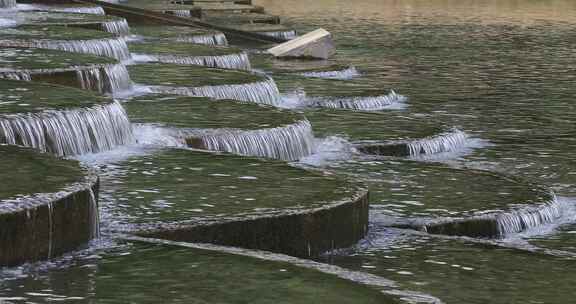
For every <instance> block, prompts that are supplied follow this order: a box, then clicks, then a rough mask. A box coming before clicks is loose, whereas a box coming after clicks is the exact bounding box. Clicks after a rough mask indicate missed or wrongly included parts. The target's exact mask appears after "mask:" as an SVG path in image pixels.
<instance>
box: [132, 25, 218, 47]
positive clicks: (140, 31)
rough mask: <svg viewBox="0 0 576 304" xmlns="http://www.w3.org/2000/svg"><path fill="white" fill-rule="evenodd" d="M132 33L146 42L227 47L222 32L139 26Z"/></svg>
mask: <svg viewBox="0 0 576 304" xmlns="http://www.w3.org/2000/svg"><path fill="white" fill-rule="evenodd" d="M132 33H133V34H135V35H138V36H141V37H143V38H144V39H146V40H162V41H177V42H182V43H193V44H205V45H220V46H227V45H228V40H227V39H226V36H225V35H224V33H222V32H215V31H211V30H207V29H201V28H193V27H188V26H143V25H142V26H141V25H136V26H133V27H132Z"/></svg>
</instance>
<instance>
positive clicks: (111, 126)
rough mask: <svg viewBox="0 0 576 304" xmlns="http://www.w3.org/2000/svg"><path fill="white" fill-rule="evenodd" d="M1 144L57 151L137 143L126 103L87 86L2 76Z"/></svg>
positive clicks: (75, 151) (69, 152)
mask: <svg viewBox="0 0 576 304" xmlns="http://www.w3.org/2000/svg"><path fill="white" fill-rule="evenodd" d="M0 96H1V97H2V100H3V104H2V105H1V106H0V142H2V143H8V144H18V145H24V146H29V147H34V148H37V149H39V150H40V151H47V152H51V153H54V154H57V155H78V154H84V153H90V152H100V151H105V150H109V149H111V148H113V147H116V146H118V145H123V144H127V143H131V142H133V140H134V139H133V135H132V126H131V125H130V121H129V120H128V117H127V116H126V113H125V112H124V108H122V106H121V105H120V104H119V103H117V102H115V101H113V100H110V99H107V98H103V97H98V96H94V95H92V94H89V93H88V92H85V91H82V90H76V89H71V88H66V87H60V86H54V85H47V84H39V83H35V82H34V83H33V82H24V81H13V80H0Z"/></svg>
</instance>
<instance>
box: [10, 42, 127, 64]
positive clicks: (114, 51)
mask: <svg viewBox="0 0 576 304" xmlns="http://www.w3.org/2000/svg"><path fill="white" fill-rule="evenodd" d="M0 46H5V47H32V48H44V49H53V50H60V51H66V52H73V53H83V54H93V55H98V56H107V57H112V58H116V59H118V60H120V61H123V60H128V59H130V58H131V57H130V51H129V50H128V45H127V44H126V40H124V39H123V38H110V39H98V40H52V41H42V40H38V41H34V40H26V41H19V40H2V39H1V38H0Z"/></svg>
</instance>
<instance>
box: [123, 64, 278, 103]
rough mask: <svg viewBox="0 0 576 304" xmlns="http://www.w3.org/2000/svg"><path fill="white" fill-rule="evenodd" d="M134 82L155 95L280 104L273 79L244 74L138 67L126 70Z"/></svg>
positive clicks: (165, 65) (182, 67) (150, 66)
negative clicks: (149, 89)
mask: <svg viewBox="0 0 576 304" xmlns="http://www.w3.org/2000/svg"><path fill="white" fill-rule="evenodd" d="M128 70H129V71H130V75H131V76H132V79H133V80H134V82H136V83H139V84H145V85H148V86H150V87H151V88H152V90H153V91H155V92H158V93H170V94H177V95H185V96H196V97H198V96H202V97H210V98H214V99H232V100H238V101H246V102H254V103H261V104H268V105H279V104H280V103H281V98H280V93H279V92H278V88H277V87H276V83H275V82H274V80H273V79H272V78H268V77H266V76H259V75H255V74H252V73H249V72H245V71H232V70H221V69H211V68H205V67H197V66H182V65H174V64H138V65H132V66H129V67H128Z"/></svg>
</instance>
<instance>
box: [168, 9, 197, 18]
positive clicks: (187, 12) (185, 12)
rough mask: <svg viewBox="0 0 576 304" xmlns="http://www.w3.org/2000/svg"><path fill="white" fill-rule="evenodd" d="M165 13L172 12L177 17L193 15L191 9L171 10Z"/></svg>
mask: <svg viewBox="0 0 576 304" xmlns="http://www.w3.org/2000/svg"><path fill="white" fill-rule="evenodd" d="M164 13H165V14H171V15H174V16H177V17H184V18H189V17H192V15H191V14H190V10H169V11H164Z"/></svg>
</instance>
